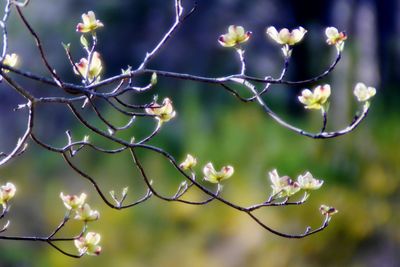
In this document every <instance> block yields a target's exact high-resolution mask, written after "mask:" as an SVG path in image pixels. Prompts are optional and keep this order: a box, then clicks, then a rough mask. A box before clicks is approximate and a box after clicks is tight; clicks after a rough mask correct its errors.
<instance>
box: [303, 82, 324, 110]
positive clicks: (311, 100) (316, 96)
mask: <svg viewBox="0 0 400 267" xmlns="http://www.w3.org/2000/svg"><path fill="white" fill-rule="evenodd" d="M330 95H331V86H330V85H329V84H325V85H322V86H321V85H319V86H317V87H316V88H315V89H314V92H311V91H310V90H309V89H304V90H303V91H302V92H301V96H299V97H298V99H299V101H300V102H301V103H303V104H304V105H305V108H306V109H322V108H323V105H324V104H325V103H326V101H327V100H328V98H329V96H330Z"/></svg>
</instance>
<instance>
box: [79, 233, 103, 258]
mask: <svg viewBox="0 0 400 267" xmlns="http://www.w3.org/2000/svg"><path fill="white" fill-rule="evenodd" d="M100 239H101V236H100V234H98V233H94V232H89V233H87V234H86V236H84V237H83V236H82V237H80V238H78V239H76V240H75V241H74V244H75V247H76V248H77V249H78V251H79V253H80V254H82V255H83V254H85V253H86V254H87V255H92V256H97V255H99V254H100V252H101V246H99V245H98V244H99V243H100Z"/></svg>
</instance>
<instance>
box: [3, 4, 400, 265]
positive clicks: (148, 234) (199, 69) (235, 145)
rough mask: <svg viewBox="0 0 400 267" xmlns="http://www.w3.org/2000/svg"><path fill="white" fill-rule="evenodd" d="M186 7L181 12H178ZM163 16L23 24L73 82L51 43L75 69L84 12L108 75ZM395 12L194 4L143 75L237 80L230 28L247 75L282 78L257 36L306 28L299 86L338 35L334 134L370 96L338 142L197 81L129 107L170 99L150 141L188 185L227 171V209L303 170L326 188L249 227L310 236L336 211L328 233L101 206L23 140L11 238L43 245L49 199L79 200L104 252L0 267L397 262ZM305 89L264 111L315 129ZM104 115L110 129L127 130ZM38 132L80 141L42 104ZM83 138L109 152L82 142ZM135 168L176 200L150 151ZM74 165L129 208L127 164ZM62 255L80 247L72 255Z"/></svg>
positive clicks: (164, 25)
mask: <svg viewBox="0 0 400 267" xmlns="http://www.w3.org/2000/svg"><path fill="white" fill-rule="evenodd" d="M192 4H193V3H192V2H191V1H185V5H186V6H187V8H190V6H191V5H192ZM172 7H173V1H172V0H168V1H165V0H148V1H139V0H137V1H106V0H99V1H89V0H88V1H77V0H69V1H51V2H50V1H32V3H31V4H30V5H29V7H27V8H26V9H24V13H25V15H26V17H27V18H28V19H29V21H30V22H31V23H32V25H33V26H34V28H35V29H37V32H38V34H39V35H40V36H41V37H42V38H43V42H44V48H45V50H46V52H47V54H48V56H49V60H50V62H51V63H52V64H53V65H54V67H55V68H56V69H57V71H58V73H60V75H61V76H62V77H63V78H64V79H65V80H68V81H71V82H72V81H73V82H77V83H78V82H79V80H78V79H77V78H76V77H75V76H74V74H73V71H72V70H71V68H70V67H69V65H68V62H67V59H66V57H65V55H64V51H63V48H62V46H61V42H64V43H71V46H72V53H73V54H74V56H75V58H80V57H81V56H83V52H82V51H81V49H80V47H79V34H77V33H75V26H76V24H77V23H78V22H79V21H80V15H81V14H82V13H84V12H87V11H88V10H94V11H95V12H96V14H97V17H98V18H99V19H101V20H102V22H103V23H104V24H105V27H104V29H102V30H101V31H99V47H98V51H99V52H100V53H101V54H102V57H103V59H104V62H105V67H106V71H105V75H104V76H105V77H108V76H112V75H116V74H118V73H120V70H121V68H124V69H125V68H126V67H127V65H131V66H133V67H135V66H137V65H138V64H139V63H140V61H141V60H142V59H143V56H144V54H145V52H146V51H148V50H150V48H151V47H152V46H153V45H154V44H155V43H156V42H157V41H158V40H159V38H160V37H161V36H162V35H163V33H164V32H165V31H166V30H167V29H168V27H169V25H170V24H171V22H172V21H173V8H172ZM399 15H400V1H399V0H385V1H378V0H359V1H356V0H350V1H345V0H338V1H307V5H305V2H304V1H295V0H292V1H288V0H285V1H278V0H252V1H239V0H236V1H233V0H229V1H228V0H213V1H212V0H201V1H199V6H198V10H197V11H196V13H195V14H194V15H193V16H192V17H190V19H188V20H187V21H186V22H185V24H184V25H183V26H182V28H181V29H180V30H179V32H178V33H177V35H176V36H175V38H173V39H172V40H171V41H170V42H169V43H168V44H167V45H166V47H165V48H164V49H163V50H162V52H161V53H160V54H159V56H158V57H157V58H156V59H155V60H154V61H153V62H152V63H151V64H150V67H151V68H156V69H163V70H170V71H178V72H186V73H191V74H198V75H204V76H212V77H214V76H221V75H227V74H231V73H235V72H238V69H239V64H238V62H237V58H236V55H235V54H234V52H233V51H231V50H229V49H223V48H221V47H220V46H219V45H218V43H217V38H218V36H219V35H220V34H222V33H225V32H226V29H227V26H228V25H230V24H238V25H243V26H244V27H245V28H246V29H249V30H252V31H253V34H254V35H253V37H252V40H251V42H249V43H248V44H247V45H246V49H247V51H246V55H247V58H248V64H249V73H251V74H252V75H256V76H260V77H264V76H267V75H271V76H273V77H277V76H278V75H279V72H280V68H281V66H282V63H283V62H282V57H281V52H280V49H279V47H278V46H277V45H275V44H273V43H272V42H271V41H270V40H267V39H266V36H265V33H264V32H265V28H266V27H267V26H270V25H274V26H276V27H278V28H281V27H289V28H294V27H298V26H300V25H301V26H303V27H304V28H306V29H307V30H308V33H307V35H306V38H305V40H304V41H303V42H302V43H301V44H300V45H298V46H296V47H295V50H294V55H293V61H292V62H291V66H290V70H289V73H288V78H289V79H292V80H293V79H304V78H308V77H311V76H313V75H316V74H319V73H321V72H322V71H323V70H324V69H325V68H326V67H327V66H328V65H329V64H330V62H331V60H333V58H334V52H335V51H333V50H334V48H330V47H328V46H327V45H326V44H325V36H324V29H325V27H327V26H336V27H337V28H339V29H340V30H345V31H346V32H347V34H348V35H349V39H348V41H347V42H346V47H345V51H344V54H343V59H342V61H341V62H340V64H339V66H338V67H337V68H336V70H335V72H334V73H332V74H331V75H330V76H329V77H327V78H326V79H324V80H323V81H322V82H324V83H325V82H326V83H330V84H331V85H332V88H333V90H332V97H331V108H330V111H329V112H330V113H329V116H330V121H329V125H328V128H329V130H335V129H341V128H343V127H345V126H346V125H347V124H348V123H349V121H351V119H352V116H353V114H354V113H355V111H356V109H357V108H358V106H357V103H356V101H355V99H354V96H353V95H352V89H353V87H354V85H355V83H356V82H358V81H363V82H365V83H366V84H367V85H371V86H375V87H376V88H377V89H378V93H377V96H376V97H375V98H374V99H373V102H372V107H371V111H370V114H369V116H368V117H367V119H366V120H365V121H364V122H363V123H362V124H361V125H360V127H359V128H358V129H356V130H355V131H354V132H353V133H351V134H349V135H346V136H342V137H339V138H335V139H332V140H311V139H308V138H306V137H303V136H299V135H296V134H294V133H293V132H290V131H288V130H287V129H285V128H282V127H281V126H279V125H278V124H277V123H275V122H274V121H273V120H272V119H271V118H269V117H268V116H266V115H265V114H264V113H263V112H262V110H261V108H260V107H258V106H257V105H255V104H244V103H241V102H239V101H238V100H237V99H235V98H234V97H233V96H231V95H230V94H228V93H227V92H225V91H223V90H222V89H221V88H219V87H215V86H211V85H208V84H199V83H194V82H187V81H179V80H173V79H167V78H160V79H159V84H158V86H157V88H156V89H155V90H152V91H151V92H149V93H147V94H144V95H142V96H138V97H137V98H132V102H134V103H141V102H142V103H143V102H144V101H149V100H151V99H152V97H153V95H155V94H157V95H159V97H160V98H161V99H162V98H164V97H167V96H168V97H170V98H171V99H172V100H173V101H174V105H175V107H176V110H177V112H178V116H177V118H175V119H174V120H173V121H171V122H169V123H168V124H166V125H165V127H164V129H163V131H162V133H161V134H160V135H159V136H158V137H157V138H156V139H154V140H153V141H152V142H151V144H154V145H157V146H160V147H161V148H164V149H166V150H167V151H169V152H170V153H171V154H172V155H174V156H175V157H177V158H178V159H183V158H184V157H185V155H186V153H191V154H193V155H196V156H197V157H198V159H199V167H198V169H197V171H198V173H199V175H201V166H204V164H206V163H207V162H208V161H212V162H214V163H215V165H217V166H222V165H224V164H232V165H233V166H234V167H235V170H236V173H235V175H234V177H232V179H231V180H230V181H229V182H227V183H226V184H225V186H224V196H225V197H226V198H227V199H229V200H231V201H233V202H235V203H239V204H243V205H248V204H251V203H256V202H259V201H262V200H264V199H265V197H266V195H267V194H269V193H270V186H269V180H268V177H267V172H268V171H270V170H272V169H274V168H277V169H278V171H279V173H280V174H282V175H283V174H286V175H290V176H292V177H296V176H297V175H298V174H300V173H303V172H304V171H306V170H309V171H310V172H312V173H313V174H314V175H315V176H316V177H318V178H322V179H324V180H325V184H324V186H323V188H322V189H321V190H319V191H318V192H315V193H313V194H312V195H311V197H310V199H309V201H308V202H307V203H306V204H305V205H304V206H301V207H285V208H269V209H265V210H264V211H263V212H262V213H260V215H261V216H262V217H263V219H264V220H265V221H266V222H268V225H270V226H271V227H273V228H275V229H278V230H281V231H284V232H289V233H297V232H301V231H303V230H304V229H305V227H306V226H308V225H310V226H312V227H317V226H318V225H319V223H320V221H321V220H322V217H321V215H320V214H319V212H318V207H319V205H320V204H329V205H333V206H335V207H336V208H337V209H338V210H339V211H340V212H339V213H338V214H337V215H336V216H335V217H334V218H333V220H332V224H331V225H330V227H329V228H328V229H326V230H325V231H323V232H321V233H319V234H317V235H313V236H310V237H308V238H305V239H301V240H288V239H284V238H281V237H277V236H274V235H273V234H271V233H269V232H266V231H264V230H263V229H261V228H260V227H258V226H257V225H256V224H255V222H254V221H252V220H251V219H250V218H248V217H247V216H245V215H243V214H240V213H239V212H237V211H235V210H232V209H230V208H228V207H226V206H224V205H222V204H220V203H217V202H215V203H211V204H209V205H207V206H203V207H194V206H186V205H182V204H176V203H175V204H174V203H166V202H163V201H161V200H158V199H155V198H152V199H151V200H149V201H147V202H145V203H144V204H142V205H139V206H137V207H135V208H133V209H129V210H125V211H120V212H117V211H114V210H111V209H109V208H108V207H106V206H105V205H104V204H103V203H102V202H101V200H100V198H99V197H98V196H97V195H96V193H95V191H94V190H93V188H92V186H91V185H90V184H89V183H87V182H86V181H85V180H83V179H82V178H81V177H79V176H78V175H77V174H76V173H74V172H72V171H71V170H70V169H69V168H68V166H66V164H65V163H64V162H63V159H62V158H61V156H60V155H57V154H54V153H51V152H48V151H45V150H43V149H40V148H39V147H37V146H36V145H34V144H31V146H30V149H29V150H28V152H26V153H25V154H24V155H23V156H21V157H20V158H18V159H16V160H14V161H13V162H12V163H10V164H8V165H7V166H5V167H3V168H2V169H1V179H2V181H3V182H6V181H13V182H14V183H15V184H16V185H17V187H18V193H17V196H16V198H15V200H14V201H13V207H12V209H11V212H10V214H9V219H10V220H11V221H12V224H11V227H10V229H9V231H8V232H7V234H10V235H11V234H18V235H46V234H48V233H49V232H50V231H51V229H53V228H54V227H55V226H56V225H57V224H58V222H59V221H60V220H61V219H62V218H63V214H64V208H63V205H62V202H61V200H60V199H59V197H58V195H59V193H60V192H61V191H63V192H64V193H70V194H78V193H80V192H86V193H87V194H88V195H89V198H88V202H89V203H90V204H92V206H93V207H94V208H96V209H99V210H100V212H101V219H100V220H99V221H98V222H95V223H93V224H91V226H90V227H91V228H90V229H91V230H93V231H98V232H100V233H101V234H102V246H103V253H102V255H101V256H99V257H84V258H83V259H80V260H76V259H70V258H67V257H65V256H63V255H61V254H59V253H58V252H57V251H55V250H53V249H51V248H50V247H49V246H46V245H45V244H39V243H22V242H12V241H11V242H8V241H0V266H1V267H3V266H4V267H6V266H7V267H8V266H29V267H30V266H35V267H39V266H40V267H44V266H57V267H63V266H69V267H71V266H96V267H100V266H119V267H125V266H146V267H152V266H155V267H156V266H157V267H159V266H163V267H170V266H171V267H177V266H190V267H196V266H208V267H214V266H218V267H225V266H226V267H228V266H229V267H235V266H238V267H239V266H248V267H253V266H254V267H258V266H259V267H268V266H273V267H280V266H307V267H309V266H311V267H312V266H355V267H361V266H379V267H381V266H400V255H399V253H398V251H399V249H400V230H399V227H398V225H399V222H400V215H399V214H400V213H399V209H400V192H399V186H400V167H399V166H400V152H399V148H400V145H399V137H400V126H399V116H398V112H399V109H400V108H399V105H398V103H397V102H398V98H399V96H400V93H399V88H400V84H399V79H400V78H399V77H400V68H399V67H398V62H399V60H400V16H399ZM9 26H10V28H9V42H10V52H16V53H18V54H20V55H21V57H22V63H21V68H22V69H24V70H29V71H32V72H35V73H38V74H44V75H47V73H46V71H45V69H44V67H43V66H41V65H42V64H41V63H40V59H39V57H38V54H37V51H36V49H35V45H34V42H33V40H32V38H31V36H30V35H29V34H28V32H27V30H26V29H25V28H24V27H23V26H22V24H21V22H20V20H19V19H18V18H17V16H16V13H15V12H14V11H13V12H12V17H11V19H10V25H9ZM147 80H148V77H145V78H144V79H138V80H137V82H138V83H143V82H146V81H147ZM18 81H20V82H21V83H22V84H24V85H25V86H29V88H30V89H31V90H32V91H33V92H34V93H35V94H36V95H49V94H54V95H57V94H59V92H55V91H54V88H46V86H43V85H42V84H38V83H32V82H30V81H27V80H24V79H20V78H18ZM308 86H310V87H314V86H316V84H310V85H308ZM1 87H2V88H1V89H2V90H0V103H1V105H0V109H1V115H0V142H1V150H2V151H8V149H10V148H11V146H12V145H13V143H15V141H16V139H17V136H19V135H20V134H21V133H22V131H23V129H24V128H23V127H24V123H25V116H24V114H23V112H18V113H16V112H12V111H11V110H12V108H14V107H15V106H16V105H17V104H18V103H21V101H22V100H21V99H20V98H19V97H18V96H17V95H16V94H15V93H14V92H13V91H11V90H10V89H9V88H7V87H6V86H4V85H1ZM303 88H304V87H287V86H275V87H273V89H272V90H271V92H270V94H269V95H268V97H267V102H268V103H269V104H270V106H271V107H272V108H273V109H274V110H275V111H276V112H277V113H278V114H279V115H280V116H282V117H284V118H285V119H287V120H288V121H289V122H291V123H293V124H294V125H297V126H300V127H303V128H305V129H310V130H314V131H317V130H318V129H319V127H320V123H321V122H320V118H319V116H318V115H319V114H318V112H306V111H305V110H304V108H303V107H302V106H301V105H300V103H298V101H297V95H298V93H299V92H300V91H301V89H303ZM103 108H104V109H103V110H104V111H105V112H106V113H107V115H108V116H110V118H112V119H114V120H115V121H120V122H121V123H122V122H124V119H123V118H121V117H119V116H118V115H117V114H114V113H112V112H109V111H108V110H107V108H106V106H104V107H103ZM87 116H91V115H90V114H87ZM36 123H37V124H36V125H37V128H36V129H35V131H36V133H38V135H39V136H40V137H41V138H43V139H44V140H46V141H47V142H49V143H51V144H54V145H58V146H62V145H64V144H65V142H66V137H65V134H64V132H65V130H67V129H71V130H72V132H73V135H74V137H75V138H77V139H79V138H83V136H84V135H85V134H89V132H88V131H87V130H86V129H85V128H83V127H82V126H80V125H79V124H77V122H76V120H75V119H74V118H73V116H71V115H70V114H69V113H68V112H67V109H66V108H64V107H61V106H57V105H47V106H42V107H41V108H40V111H39V114H38V118H37V122H36ZM142 125H143V126H142ZM149 129H150V128H149V125H147V124H146V123H145V122H143V124H142V121H138V125H137V127H134V129H133V130H132V132H129V134H130V135H134V136H141V135H142V136H143V135H144V134H146V133H147V132H148V130H149ZM91 138H92V140H94V141H95V142H96V143H97V144H101V145H104V146H108V147H110V146H111V145H110V144H108V143H104V140H102V139H100V138H96V137H95V136H94V135H93V134H91ZM140 156H141V157H143V159H144V161H145V166H146V168H147V169H148V170H149V173H150V174H151V177H152V178H153V179H154V181H155V185H156V186H159V188H160V190H162V192H164V193H166V194H170V195H172V194H173V193H174V188H176V185H178V184H179V182H181V180H180V178H179V176H178V175H177V173H176V172H175V171H174V170H173V169H172V168H171V167H170V166H169V165H168V163H167V162H166V161H165V159H163V158H161V157H159V156H157V155H154V153H148V152H141V154H140ZM76 162H79V165H80V166H82V167H83V168H84V169H85V170H86V171H88V172H89V173H90V174H92V175H93V176H95V177H96V179H97V181H98V182H99V183H100V184H101V186H103V187H104V189H105V191H106V192H107V191H108V190H111V189H114V190H116V191H117V192H118V191H119V190H121V189H122V188H123V187H125V186H129V187H130V192H131V194H130V195H129V197H128V200H131V201H133V200H134V199H135V198H136V197H138V196H140V195H141V194H143V192H144V187H143V184H142V183H141V182H140V178H139V176H138V174H137V172H136V171H135V168H134V167H133V166H132V162H131V159H130V156H129V154H128V153H123V154H121V155H118V156H110V155H99V154H96V153H93V152H92V151H84V152H83V153H82V154H81V155H80V156H79V158H77V159H76ZM3 182H2V183H3ZM193 197H196V198H200V197H201V194H200V193H199V192H197V193H194V195H193ZM77 227H78V225H72V226H70V227H67V229H65V231H64V234H65V235H68V234H71V233H74V230H76V229H78V228H77ZM65 248H66V249H70V250H71V251H75V248H74V247H73V246H68V245H66V247H65Z"/></svg>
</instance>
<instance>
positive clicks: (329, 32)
mask: <svg viewBox="0 0 400 267" xmlns="http://www.w3.org/2000/svg"><path fill="white" fill-rule="evenodd" d="M325 35H326V37H327V38H328V39H326V42H327V43H328V44H329V45H341V44H342V43H343V42H344V41H345V40H346V39H347V35H346V33H345V32H339V31H338V29H336V28H335V27H328V28H326V30H325Z"/></svg>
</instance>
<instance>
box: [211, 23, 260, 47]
mask: <svg viewBox="0 0 400 267" xmlns="http://www.w3.org/2000/svg"><path fill="white" fill-rule="evenodd" d="M251 34H252V33H251V32H250V31H245V30H244V28H243V27H242V26H236V25H231V26H229V28H228V32H227V33H226V34H223V35H221V36H220V37H219V38H218V42H219V43H220V44H221V45H222V46H223V47H234V46H237V45H238V44H241V43H245V42H247V41H248V40H249V39H250V36H251Z"/></svg>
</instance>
